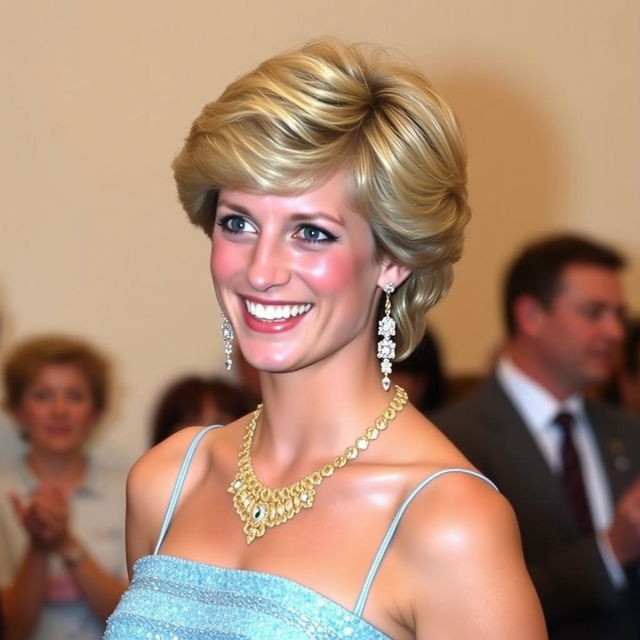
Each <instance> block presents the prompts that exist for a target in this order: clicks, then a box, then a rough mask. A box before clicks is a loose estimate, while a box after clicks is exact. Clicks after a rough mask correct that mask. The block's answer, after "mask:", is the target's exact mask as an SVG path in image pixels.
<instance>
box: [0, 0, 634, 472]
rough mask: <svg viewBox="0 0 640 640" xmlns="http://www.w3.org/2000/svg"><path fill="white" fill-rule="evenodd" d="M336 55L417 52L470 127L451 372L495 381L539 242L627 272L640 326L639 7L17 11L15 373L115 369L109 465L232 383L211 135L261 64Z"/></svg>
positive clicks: (5, 329)
mask: <svg viewBox="0 0 640 640" xmlns="http://www.w3.org/2000/svg"><path fill="white" fill-rule="evenodd" d="M324 35H331V36H337V37H339V38H341V39H344V40H346V41H372V42H376V43H379V44H382V45H385V46H388V47H391V48H396V49H398V50H399V51H400V52H401V53H402V54H403V55H405V56H406V57H407V58H409V59H410V60H412V61H413V62H414V63H415V64H417V65H418V66H419V67H420V69H421V70H423V71H424V72H425V73H426V74H427V75H428V77H429V78H430V79H431V81H432V82H433V84H434V85H435V86H436V87H437V88H438V89H439V90H440V91H441V92H442V93H444V94H445V95H446V96H448V97H449V98H450V100H451V102H452V104H453V106H454V108H455V110H456V112H457V113H458V115H459V118H460V120H461V123H462V126H463V129H464V131H465V134H466V139H467V144H468V150H469V175H470V200H471V204H472V208H473V219H472V222H471V224H470V226H469V229H468V236H467V237H468V241H467V247H466V252H465V256H464V258H463V259H462V261H461V262H460V263H459V265H458V267H457V269H456V283H455V285H454V288H453V291H452V292H451V294H450V295H449V297H448V298H447V299H446V300H445V301H444V302H443V303H442V304H441V305H440V306H439V307H438V308H437V309H436V310H434V312H433V313H432V315H431V325H432V326H433V327H434V329H435V330H436V332H437V334H438V336H439V338H440V341H441V344H442V349H443V353H444V358H445V361H446V366H447V369H448V370H449V371H451V372H452V373H454V374H475V373H483V372H484V371H486V369H487V368H488V366H489V361H490V359H491V357H492V354H493V352H494V350H495V348H496V347H497V345H498V341H499V339H500V336H501V332H502V328H501V324H500V315H499V308H498V302H497V292H498V291H499V288H500V275H501V273H502V270H503V268H504V266H505V263H506V261H507V260H508V259H509V258H510V257H511V256H512V255H513V253H514V252H515V251H516V249H517V248H518V247H519V246H520V245H522V244H523V243H525V242H526V241H527V240H528V239H530V238H532V237H534V236H537V235H539V234H541V233H545V232H551V231H558V230H574V231H579V232H583V233H586V234H589V235H592V236H594V237H595V238H599V239H601V240H602V241H605V242H608V243H610V244H612V245H614V246H616V247H617V248H619V249H620V250H622V251H623V252H624V253H625V254H626V255H627V256H628V257H629V260H630V268H629V269H628V270H627V271H626V273H625V274H624V279H625V284H626V288H627V294H628V299H629V303H630V308H631V310H632V311H634V312H635V313H638V311H640V187H639V180H638V176H639V175H640V145H639V144H638V141H639V140H640V115H639V114H640V37H639V36H640V3H639V2H638V1H637V0H611V1H610V2H607V3H603V2H601V1H599V0H538V2H536V3H535V4H533V3H529V2H513V1H512V0H486V1H484V2H468V0H464V1H463V0H395V1H394V2H390V1H387V2H367V1H364V0H362V1H356V0H323V1H322V2H318V1H316V0H307V1H306V2H294V1H293V0H271V1H270V2H268V3H263V2H258V1H257V0H251V1H248V0H245V1H243V0H237V1H236V2H231V3H222V2H214V1H212V0H185V1H184V2H181V3H176V2H163V1H161V0H160V1H159V0H154V1H151V0H127V2H124V1H123V0H112V1H111V2H100V3H98V2H84V1H82V2H81V1H80V0H63V1H60V0H55V1H54V0H40V1H36V0H23V1H21V2H4V3H2V15H1V19H0V69H1V75H0V77H1V78H2V100H1V101H0V122H1V123H2V124H1V125H0V136H1V137H0V144H1V147H2V153H1V154H0V163H1V164H0V320H1V324H2V331H1V340H2V345H1V346H2V352H3V353H6V351H7V350H8V349H9V348H10V347H11V345H12V344H14V343H15V342H16V341H18V340H20V339H22V338H25V337H28V336H30V335H32V334H34V333H40V332H51V331H55V332H65V333H72V334H76V335H79V336H81V337H84V338H88V339H90V340H92V341H95V342H96V343H97V344H99V345H101V347H102V348H103V349H104V350H105V351H107V352H108V353H110V354H111V357H112V359H113V361H114V365H115V369H116V374H117V375H116V401H115V403H114V407H113V409H112V410H111V411H110V413H109V415H108V416H107V418H106V421H105V425H104V427H105V428H104V429H103V430H102V433H101V434H100V435H99V438H100V448H101V449H102V450H103V451H106V452H112V453H113V454H114V455H116V456H121V457H122V458H124V459H125V460H127V461H131V460H133V459H134V458H135V457H137V456H138V455H139V454H140V453H142V452H143V451H144V449H145V448H146V447H147V444H148V438H149V424H150V420H151V414H152V411H153V405H154V403H155V402H156V399H157V395H158V393H159V390H161V389H162V388H164V387H165V386H166V385H167V383H168V381H170V380H172V379H175V378H176V376H178V375H180V374H181V373H182V372H184V371H190V372H195V373H200V374H203V375H204V374H207V375H218V374H219V375H224V356H223V352H222V341H221V339H220V331H219V326H220V320H219V312H218V309H217V306H216V303H215V300H214V298H213V295H212V291H211V284H210V279H209V273H208V251H209V247H208V242H207V239H206V237H205V236H204V235H203V234H202V233H201V232H200V231H199V230H197V229H195V228H193V227H191V226H190V225H189V224H188V222H187V219H186V215H185V214H184V213H183V212H182V210H181V208H180V207H179V205H178V203H177V200H176V195H175V189H174V185H173V180H172V176H171V171H170V167H169V165H170V162H171V160H172V158H173V156H174V155H175V154H176V153H177V152H178V150H179V149H180V147H181V143H182V139H183V138H184V136H185V135H186V133H187V130H188V127H189V125H190V123H191V121H192V120H193V119H194V118H195V116H196V115H197V114H198V113H199V111H200V109H201V108H202V106H203V105H204V103H205V102H207V101H210V100H212V99H214V98H215V97H217V95H218V94H219V93H220V92H221V91H222V89H223V88H224V87H225V86H226V85H227V84H228V83H229V82H230V81H231V80H232V79H234V78H235V77H236V76H238V75H239V74H241V73H243V72H245V71H247V70H248V69H250V68H251V67H253V66H254V65H255V64H257V63H258V62H259V61H261V60H262V59H264V58H266V57H268V56H270V55H272V54H275V53H277V52H279V51H281V50H283V49H287V48H291V47H295V46H299V45H300V44H302V43H303V42H304V41H306V40H308V39H310V38H313V37H318V36H324ZM5 420H6V418H5Z"/></svg>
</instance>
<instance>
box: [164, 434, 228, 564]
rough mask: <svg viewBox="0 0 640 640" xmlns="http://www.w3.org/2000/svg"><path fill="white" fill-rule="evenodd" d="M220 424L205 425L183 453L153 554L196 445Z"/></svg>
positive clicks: (166, 528) (174, 506) (176, 502)
mask: <svg viewBox="0 0 640 640" xmlns="http://www.w3.org/2000/svg"><path fill="white" fill-rule="evenodd" d="M220 426H222V425H219V424H212V425H211V426H209V427H205V428H204V429H202V430H201V431H199V432H198V433H197V434H196V436H195V438H194V439H193V440H192V441H191V444H190V445H189V448H188V449H187V452H186V453H185V454H184V458H183V460H182V464H181V465H180V471H178V476H177V477H176V482H175V484H174V485H173V491H172V492H171V498H170V499H169V504H168V505H167V510H166V512H165V514H164V520H163V521H162V527H161V528H160V534H159V535H158V541H157V542H156V546H155V548H154V550H153V555H154V556H155V555H158V551H160V547H161V546H162V543H163V542H164V538H165V536H166V535H167V531H168V530H169V525H170V524H171V520H172V519H173V514H174V512H175V510H176V505H177V504H178V499H179V498H180V494H181V493H182V487H183V485H184V480H185V478H186V477H187V472H188V471H189V467H190V466H191V461H192V460H193V456H194V454H195V452H196V449H197V448H198V445H199V444H200V442H201V441H202V438H204V437H205V436H206V435H207V433H209V431H212V430H213V429H217V428H218V427H220Z"/></svg>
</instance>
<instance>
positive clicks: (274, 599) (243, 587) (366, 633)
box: [104, 426, 493, 640]
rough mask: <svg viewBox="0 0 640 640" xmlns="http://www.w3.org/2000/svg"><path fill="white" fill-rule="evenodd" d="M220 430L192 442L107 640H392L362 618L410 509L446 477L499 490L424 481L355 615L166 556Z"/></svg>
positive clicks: (273, 585)
mask: <svg viewBox="0 0 640 640" xmlns="http://www.w3.org/2000/svg"><path fill="white" fill-rule="evenodd" d="M213 428H215V426H212V427H207V428H205V429H203V430H202V431H200V432H199V433H198V435H197V436H196V437H195V438H194V440H193V442H192V443H191V446H190V447H189V449H188V451H187V453H186V455H185V458H184V461H183V463H182V466H181V468H180V471H179V473H178V477H177V479H176V483H175V487H174V489H173V493H172V495H171V499H170V501H169V505H168V507H167V512H166V514H165V518H164V522H163V524H162V528H161V530H160V535H159V537H158V541H157V543H156V548H155V550H154V552H153V555H148V556H143V557H142V558H140V559H139V560H138V561H137V562H136V563H135V565H134V567H133V578H132V580H131V584H130V586H129V588H128V589H127V591H126V592H125V593H124V594H123V596H122V598H121V600H120V603H119V604H118V606H117V608H116V610H115V611H114V613H113V614H112V615H111V617H110V618H109V620H108V622H107V630H106V633H105V636H104V639H105V640H136V639H138V638H144V639H145V640H303V639H304V640H309V639H312V640H336V639H338V638H341V639H344V638H347V639H349V640H389V637H388V636H387V635H385V634H384V633H382V631H380V630H379V629H376V628H375V627H374V626H372V625H371V624H369V623H368V622H367V621H366V620H364V619H363V618H362V617H361V614H362V611H363V610H364V607H365V604H366V601H367V596H368V595H369V590H370V589H371V585H372V583H373V580H374V578H375V575H376V573H377V571H378V568H379V566H380V563H381V562H382V559H383V558H384V555H385V552H386V550H387V548H388V546H389V544H390V542H391V540H392V538H393V535H394V533H395V531H396V528H397V527H398V524H399V522H400V519H401V518H402V515H403V513H404V512H405V510H406V508H407V507H408V506H409V504H410V503H411V501H412V500H413V498H414V497H415V496H416V495H417V494H418V493H419V492H420V491H421V490H422V489H423V488H424V487H425V486H426V485H427V484H429V483H430V482H431V481H432V480H434V479H435V478H437V477H439V476H441V475H443V474H446V473H453V472H457V473H466V474H469V475H473V476H476V477H478V478H481V479H482V480H485V481H486V482H489V484H492V483H491V482H490V481H489V480H487V479H486V478H485V477H484V476H482V475H480V474H479V473H476V472H474V471H470V470H468V469H444V470H442V471H439V472H437V473H434V474H433V475H431V476H429V477H428V478H426V479H425V480H423V481H422V482H421V483H420V484H419V485H418V486H417V487H416V488H415V489H414V490H413V491H412V492H411V494H410V495H409V496H408V497H407V498H406V500H405V501H404V502H403V504H402V506H401V507H400V509H399V510H398V512H397V513H396V515H395V517H394V518H393V520H392V522H391V524H390V526H389V528H388V530H387V533H386V535H385V536H384V539H383V540H382V542H381V544H380V547H379V548H378V551H377V553H376V555H375V557H374V559H373V562H372V563H371V567H370V569H369V572H368V574H367V577H366V579H365V581H364V584H363V585H362V589H361V591H360V595H359V597H358V601H357V603H356V606H355V608H354V610H353V611H350V610H348V609H346V608H344V607H343V606H341V605H339V604H337V603H335V602H333V601H332V600H330V599H329V598H327V597H325V596H322V595H320V594H319V593H316V592H315V591H313V590H312V589H310V588H308V587H305V586H303V585H301V584H299V583H297V582H294V581H293V580H289V579H287V578H282V577H280V576H277V575H274V574H270V573H260V572H256V571H246V570H243V569H226V568H222V567H216V566H213V565H209V564H205V563H202V562H195V561H193V560H185V559H183V558H176V557H173V556H167V555H163V554H161V553H158V552H159V549H160V546H161V545H162V542H163V540H164V537H165V535H166V533H167V530H168V528H169V525H170V523H171V519H172V517H173V513H174V511H175V507H176V504H177V502H178V498H179V496H180V492H181V490H182V485H183V484H184V479H185V477H186V474H187V471H188V469H189V465H190V463H191V460H192V458H193V455H194V453H195V450H196V448H197V446H198V444H199V443H200V441H201V440H202V438H203V436H204V435H205V434H206V433H207V432H208V431H209V430H210V429H213ZM492 486H493V484H492Z"/></svg>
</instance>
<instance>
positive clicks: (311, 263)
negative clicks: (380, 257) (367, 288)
mask: <svg viewBox="0 0 640 640" xmlns="http://www.w3.org/2000/svg"><path fill="white" fill-rule="evenodd" d="M368 266H370V267H373V266H374V265H371V264H370V261H368V260H366V259H365V258H364V257H362V256H358V255H354V254H352V253H349V252H346V251H345V252H338V251H336V252H328V253H323V254H317V255H308V254H307V255H301V256H298V257H297V259H296V260H295V269H296V271H297V273H298V274H300V276H301V277H303V278H304V279H305V280H306V281H307V283H308V284H309V285H310V286H312V287H313V289H314V290H316V291H318V292H320V293H333V292H336V291H341V290H344V289H345V288H346V287H348V286H349V285H352V284H358V285H359V288H362V282H363V274H364V271H365V269H366V268H367V267H368Z"/></svg>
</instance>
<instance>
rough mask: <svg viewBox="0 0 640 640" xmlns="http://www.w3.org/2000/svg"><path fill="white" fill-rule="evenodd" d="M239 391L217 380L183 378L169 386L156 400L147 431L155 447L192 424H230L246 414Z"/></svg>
mask: <svg viewBox="0 0 640 640" xmlns="http://www.w3.org/2000/svg"><path fill="white" fill-rule="evenodd" d="M247 409H248V407H247V405H246V403H245V401H244V397H243V396H242V393H241V392H240V390H238V389H236V388H235V387H232V386H231V385H230V384H228V383H226V382H225V381H224V380H220V379H218V378H203V377H201V376H185V377H184V378H179V379H178V380H176V381H175V382H173V383H171V384H170V385H169V386H168V387H167V388H166V389H165V390H164V392H163V394H162V396H161V397H160V399H159V400H158V405H157V407H156V410H155V412H154V416H153V423H152V429H151V445H152V446H155V445H157V444H158V443H160V442H162V441H163V440H165V439H166V438H168V437H169V436H170V435H172V434H174V433H175V432H176V431H179V430H180V429H184V427H187V426H189V425H192V424H214V423H217V422H223V423H226V422H231V421H232V420H235V419H237V418H239V417H240V416H241V415H244V414H245V413H246V412H247Z"/></svg>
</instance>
